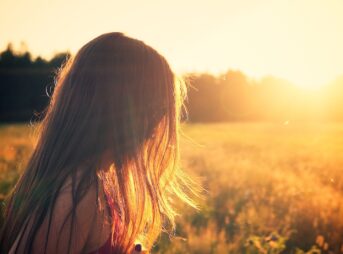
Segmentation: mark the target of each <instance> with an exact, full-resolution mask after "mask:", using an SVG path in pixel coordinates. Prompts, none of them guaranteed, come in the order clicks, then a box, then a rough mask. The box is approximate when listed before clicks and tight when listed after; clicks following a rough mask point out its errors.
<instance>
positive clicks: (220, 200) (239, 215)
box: [0, 122, 343, 254]
mask: <svg viewBox="0 0 343 254" xmlns="http://www.w3.org/2000/svg"><path fill="white" fill-rule="evenodd" d="M183 132H184V136H183V138H182V142H181V152H182V154H181V157H182V165H183V167H184V168H185V169H186V170H187V171H190V172H191V173H194V174H196V175H198V176H199V177H200V178H201V179H202V181H203V186H204V188H205V189H206V193H205V198H204V199H203V200H202V201H200V203H201V210H200V211H198V212H196V211H194V210H191V209H185V210H184V211H183V213H184V216H183V217H179V218H178V229H177V235H178V237H176V238H173V240H172V241H170V240H169V239H168V237H167V236H166V235H162V236H161V238H160V240H159V242H158V244H157V246H156V248H155V250H154V252H158V253H174V254H175V253H199V254H201V253H204V254H205V253H298V254H300V253H306V252H307V253H343V176H342V172H343V124H293V123H287V122H286V123H283V124H276V123H256V124H255V123H230V124H189V125H184V126H183ZM31 133H32V128H29V127H28V125H2V126H1V127H0V195H1V196H0V197H1V198H3V197H4V196H5V195H6V193H8V191H9V190H10V188H11V187H12V186H13V184H14V183H15V182H16V180H17V178H18V174H19V173H20V170H21V169H22V168H23V166H24V165H25V163H26V161H27V159H28V157H29V155H30V153H31V151H32V148H33V144H34V138H33V136H32V135H31Z"/></svg>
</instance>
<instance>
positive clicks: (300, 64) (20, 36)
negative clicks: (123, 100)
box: [0, 0, 343, 88]
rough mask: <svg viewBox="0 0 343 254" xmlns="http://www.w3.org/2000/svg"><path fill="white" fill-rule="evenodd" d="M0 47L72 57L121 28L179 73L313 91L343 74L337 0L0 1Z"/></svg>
mask: <svg viewBox="0 0 343 254" xmlns="http://www.w3.org/2000/svg"><path fill="white" fill-rule="evenodd" d="M0 9H1V10H2V15H1V16H0V36H1V37H0V38H1V41H0V48H1V49H4V48H5V47H6V45H7V44H8V43H9V42H13V43H14V46H15V48H19V45H20V42H22V41H24V42H25V43H26V44H27V46H28V49H29V50H30V51H31V52H32V53H33V54H34V56H37V55H43V56H44V57H51V56H52V55H53V54H54V53H56V52H60V51H65V50H70V51H71V52H72V53H74V52H75V51H76V50H77V49H78V48H80V47H81V46H82V45H83V44H84V43H85V42H86V41H88V40H89V39H91V38H93V37H95V36H97V35H99V34H101V33H104V32H108V31H121V32H124V33H126V34H128V35H130V36H134V37H137V38H140V39H142V40H144V41H146V42H147V43H149V44H151V45H152V46H154V47H155V48H157V49H158V50H159V51H160V52H161V53H163V54H164V55H165V56H166V58H167V59H169V61H170V62H171V63H172V65H173V67H174V69H175V70H176V71H178V72H181V73H183V72H189V71H209V72H213V73H218V72H223V71H226V70H227V69H239V70H242V71H243V72H245V73H247V74H248V75H249V76H252V77H255V78H260V77H262V76H265V75H274V76H278V77H281V78H284V79H287V80H289V81H291V82H293V83H295V84H297V85H299V86H301V87H306V88H317V87H319V86H321V85H324V84H326V83H328V82H331V81H332V80H334V79H335V78H337V77H338V76H340V75H342V74H343V47H342V45H343V33H342V31H343V15H341V14H342V11H343V1H340V0H328V1H319V0H318V1H316V0H301V1H295V0H289V1H286V0H284V1H274V0H261V1H251V0H250V1H249V0H244V1H232V0H230V1H220V0H214V1H195V0H190V1H181V0H175V1H169V2H166V1H157V0H155V1H154V0H146V1H103V0H99V1H96V2H94V1H84V0H83V1H81V0H80V1H67V0H60V1H44V0H31V1H24V0H2V1H1V2H0Z"/></svg>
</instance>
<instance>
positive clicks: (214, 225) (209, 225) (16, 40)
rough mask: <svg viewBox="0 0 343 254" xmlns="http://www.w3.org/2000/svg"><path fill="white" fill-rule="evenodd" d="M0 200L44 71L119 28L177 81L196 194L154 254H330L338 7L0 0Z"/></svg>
mask: <svg viewBox="0 0 343 254" xmlns="http://www.w3.org/2000/svg"><path fill="white" fill-rule="evenodd" d="M0 9H1V10H2V14H1V16H0V199H1V200H3V199H4V198H5V197H6V195H7V194H8V193H9V191H10V190H11V188H12V187H13V186H14V184H15V183H16V181H17V179H18V176H19V175H20V172H21V171H22V170H23V169H24V168H25V164H26V163H27V160H28V158H29V156H30V154H31V152H32V150H33V148H34V143H35V135H34V124H31V123H32V122H34V121H35V120H36V119H37V117H38V116H39V115H40V113H41V112H43V110H44V109H45V107H46V106H47V104H48V102H49V96H50V95H51V94H52V93H53V88H54V78H55V73H56V71H57V70H58V68H59V67H60V66H61V64H62V63H63V62H64V61H65V59H66V58H67V57H69V56H70V55H74V54H75V53H76V52H77V50H78V49H79V48H80V47H81V46H82V45H84V44H85V43H86V42H88V41H89V40H91V39H92V38H94V37H96V36H98V35H100V34H102V33H106V32H112V31H119V32H123V33H125V34H126V35H128V36H131V37H134V38H138V39H141V40H143V41H144V42H146V43H147V44H148V45H151V46H152V47H154V48H155V49H157V50H158V51H159V52H160V53H161V54H162V55H164V56H165V57H166V59H167V60H168V61H169V63H170V64H171V66H172V68H173V70H174V71H175V72H176V73H177V74H178V75H180V76H182V77H183V78H184V79H185V80H186V81H187V83H188V85H189V87H188V99H187V101H186V106H187V109H188V116H187V118H185V119H184V123H183V125H182V140H181V159H182V167H183V168H184V169H185V170H186V171H188V172H190V173H191V174H192V175H195V176H197V177H198V178H199V179H200V180H201V181H202V184H203V186H204V189H205V192H206V194H205V197H204V198H203V199H201V200H199V202H200V205H201V210H200V211H194V210H191V209H187V208H183V210H184V211H183V214H184V215H183V216H182V217H181V216H180V217H179V218H178V222H177V230H176V237H175V238H172V239H169V236H168V235H164V234H162V236H161V237H160V239H159V240H158V242H157V243H156V246H155V248H154V250H153V252H154V253H200V254H201V253H297V254H300V253H343V176H342V171H343V154H342V152H343V122H342V120H343V47H342V45H343V32H342V31H343V15H342V13H343V1H340V0H327V1H319V0H318V1H316V0H298V1H295V0H288V1H286V0H280V1H274V0H273V1H272V0H259V1H257V0H242V1H231V0H226V1H220V0H213V1H199V0H198V1H194V0H188V1H181V0H174V1H158V0H146V1H104V0H98V1H96V2H93V1H87V0H83V1H67V0H60V1H47V0H31V1H24V0H1V1H0Z"/></svg>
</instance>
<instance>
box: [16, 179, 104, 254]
mask: <svg viewBox="0 0 343 254" xmlns="http://www.w3.org/2000/svg"><path fill="white" fill-rule="evenodd" d="M72 185H73V184H72V178H71V177H69V178H67V179H66V181H65V183H64V184H63V186H62V188H61V189H60V191H59V192H58V195H57V198H56V201H55V204H54V206H53V208H52V211H51V213H49V214H48V216H46V218H45V219H44V221H43V223H42V225H41V226H40V228H39V229H38V232H37V234H36V237H35V239H34V243H33V253H45V246H46V253H52V254H54V253H68V249H69V253H84V252H88V250H92V249H94V246H97V245H99V244H101V243H102V242H103V241H105V240H107V236H108V235H109V231H108V229H107V228H104V226H103V225H104V222H105V220H106V214H104V213H103V212H102V211H100V210H99V209H98V206H97V202H98V198H99V197H98V193H99V188H98V185H97V184H91V185H90V186H89V188H87V189H86V190H85V192H84V195H82V197H81V198H80V200H79V201H78V202H77V204H76V205H75V195H74V194H73V188H72ZM50 214H51V216H50ZM33 221H34V216H32V218H31V219H30V222H29V226H28V229H29V228H30V226H32V225H33ZM28 232H29V230H26V231H25V232H23V233H24V235H23V237H22V240H23V241H21V243H20V244H19V245H20V246H18V247H19V248H18V253H21V251H20V250H21V249H23V248H24V246H25V244H22V243H23V242H25V238H26V237H27V234H28ZM103 238H105V239H103Z"/></svg>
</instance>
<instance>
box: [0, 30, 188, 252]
mask: <svg viewBox="0 0 343 254" xmlns="http://www.w3.org/2000/svg"><path fill="white" fill-rule="evenodd" d="M184 95H185V87H184V85H183V83H182V82H181V81H180V80H178V79H176V77H175V75H174V74H173V72H172V71H171V69H170V67H169V65H168V63H167V61H166V60H165V59H164V57H163V56H161V55H160V54H159V53H158V52H157V51H155V50H154V49H153V48H151V47H149V46H147V45H146V44H144V43H143V42H142V41H139V40H136V39H132V38H129V37H126V36H124V35H123V34H121V33H108V34H103V35H101V36H99V37H97V38H95V39H93V40H92V41H90V42H89V43H87V44H86V45H85V46H83V47H82V48H81V49H80V50H79V52H78V53H77V54H76V56H75V57H72V58H70V59H69V60H68V61H67V62H66V64H65V65H64V67H63V68H61V70H60V71H59V73H58V76H57V79H56V86H55V90H54V93H53V96H52V98H51V103H50V105H49V107H48V109H47V111H46V116H45V118H44V120H43V122H42V124H41V127H40V136H39V139H38V144H37V147H36V149H35V151H34V153H33V155H32V158H31V160H30V162H29V164H28V166H27V169H26V171H25V173H24V175H23V176H22V177H21V179H20V181H19V183H18V184H17V186H16V189H15V190H14V194H13V196H12V200H11V202H10V205H9V206H10V208H11V209H12V213H11V214H9V215H8V217H9V216H12V219H16V220H15V221H17V222H18V223H20V222H22V223H23V222H24V221H25V218H26V217H27V216H28V215H29V214H30V212H31V211H30V206H32V202H35V203H37V208H36V210H37V213H38V214H39V215H40V216H41V217H44V216H47V214H48V212H49V211H50V210H49V208H48V207H51V206H53V202H54V197H56V196H57V195H58V193H59V190H60V188H61V186H62V185H63V182H64V181H65V180H66V178H67V177H68V176H74V175H76V173H77V174H78V175H79V176H80V177H79V181H78V182H77V187H76V188H75V190H73V191H74V192H75V193H74V194H75V197H76V198H75V204H73V209H75V208H76V207H77V203H78V201H79V200H80V199H81V197H82V195H83V194H84V193H85V191H87V189H88V188H89V186H90V184H91V183H92V182H96V183H98V179H100V180H101V182H102V183H104V187H105V190H106V192H107V193H108V196H109V197H110V198H112V199H113V200H112V201H113V202H112V203H113V204H114V205H113V207H112V208H113V209H112V212H113V214H112V218H113V220H114V221H117V222H118V223H114V224H113V227H112V240H113V242H114V244H115V245H116V246H118V251H121V252H125V251H127V250H128V248H130V246H132V244H133V242H134V241H135V240H137V238H140V240H141V241H143V243H145V244H146V245H147V247H148V248H149V247H150V246H151V245H152V243H153V241H154V240H155V238H156V237H157V235H158V234H159V233H160V230H161V227H162V224H164V221H165V220H169V221H170V222H171V224H173V218H174V215H175V212H174V210H173V208H172V207H173V205H172V203H171V202H172V201H171V200H173V196H177V197H179V198H181V199H183V200H184V201H186V202H188V203H190V204H191V201H190V200H189V199H188V197H187V195H186V194H185V191H184V190H185V187H189V186H188V185H189V183H188V182H187V180H186V178H185V177H180V174H181V172H180V171H179V169H178V159H179V157H178V127H179V119H180V110H181V107H182V105H183V104H182V103H183V99H184ZM104 161H106V163H104ZM80 165H82V167H80ZM109 165H111V167H109ZM42 189H44V190H45V192H44V193H38V192H39V191H41V190H42ZM186 189H187V188H186ZM28 190H29V191H28ZM47 193H48V194H47ZM18 197H21V198H20V200H19V199H18ZM16 203H18V206H16V205H15V204H16ZM19 203H20V205H19ZM13 204H14V205H13ZM13 207H16V208H13ZM17 207H19V208H17ZM13 209H17V210H16V211H14V212H13ZM13 216H14V218H13ZM10 219H11V218H10ZM39 223H41V222H40V221H38V222H37V225H35V226H36V229H35V230H37V229H38V228H39ZM7 224H8V225H7V228H6V225H5V231H3V233H4V232H7V233H8V234H9V235H14V234H15V233H18V232H16V230H17V229H16V226H18V225H10V223H9V222H8V223H7ZM163 226H164V225H163ZM6 230H7V231H6ZM35 230H33V231H32V232H31V235H32V237H34V231H35ZM12 238H13V237H12ZM12 238H11V237H9V241H12V242H13V239H14V238H13V239H12Z"/></svg>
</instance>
